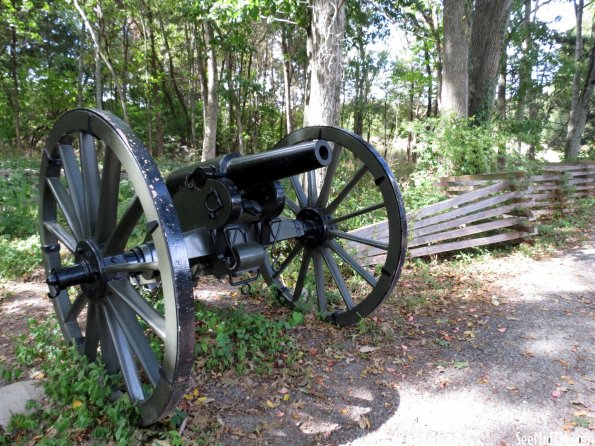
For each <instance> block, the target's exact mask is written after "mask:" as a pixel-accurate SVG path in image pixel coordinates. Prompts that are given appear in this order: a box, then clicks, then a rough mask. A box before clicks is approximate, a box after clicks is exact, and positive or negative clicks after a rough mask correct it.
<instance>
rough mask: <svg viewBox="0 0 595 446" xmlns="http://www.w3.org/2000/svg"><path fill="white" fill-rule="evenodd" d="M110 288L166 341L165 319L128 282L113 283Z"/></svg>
mask: <svg viewBox="0 0 595 446" xmlns="http://www.w3.org/2000/svg"><path fill="white" fill-rule="evenodd" d="M108 287H109V288H110V289H111V290H112V291H113V292H114V293H115V294H116V295H117V296H118V297H120V298H121V299H122V301H124V302H125V303H126V304H127V305H128V306H129V307H130V308H132V310H134V312H135V313H136V314H138V315H139V316H140V317H141V318H142V319H143V320H144V321H145V322H146V323H147V324H148V325H149V327H151V328H152V329H153V331H154V332H155V334H156V335H157V336H159V337H160V338H161V339H162V340H165V318H164V317H163V316H161V315H160V314H159V312H157V310H155V309H154V308H153V307H152V306H151V305H149V303H148V302H147V301H146V300H145V299H143V297H142V296H141V295H140V294H139V293H138V291H137V290H136V289H135V288H134V287H133V286H132V284H131V283H130V282H129V281H128V280H119V281H117V282H111V283H110V284H109V285H108Z"/></svg>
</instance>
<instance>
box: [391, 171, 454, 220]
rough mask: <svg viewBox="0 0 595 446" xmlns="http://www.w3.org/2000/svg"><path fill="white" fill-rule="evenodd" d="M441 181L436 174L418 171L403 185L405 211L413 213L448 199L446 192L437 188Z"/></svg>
mask: <svg viewBox="0 0 595 446" xmlns="http://www.w3.org/2000/svg"><path fill="white" fill-rule="evenodd" d="M439 179H440V176H439V175H436V173H435V172H432V171H428V170H421V169H420V170H417V171H415V172H413V173H412V174H411V175H410V176H409V178H408V179H407V181H406V182H405V183H403V185H402V187H403V201H404V202H405V211H406V212H411V211H415V210H417V209H421V208H423V207H425V206H429V205H430V204H434V203H437V202H439V201H442V200H444V199H446V198H447V196H446V194H445V193H444V191H443V190H442V189H440V188H438V187H436V186H435V183H436V182H438V181H439Z"/></svg>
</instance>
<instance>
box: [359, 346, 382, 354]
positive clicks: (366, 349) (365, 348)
mask: <svg viewBox="0 0 595 446" xmlns="http://www.w3.org/2000/svg"><path fill="white" fill-rule="evenodd" d="M377 350H380V347H372V346H371V345H364V346H362V347H360V348H359V351H360V353H371V352H375V351H377Z"/></svg>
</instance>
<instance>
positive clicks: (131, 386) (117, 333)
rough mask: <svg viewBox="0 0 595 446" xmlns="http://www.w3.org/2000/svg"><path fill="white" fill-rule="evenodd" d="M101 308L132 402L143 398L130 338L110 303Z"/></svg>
mask: <svg viewBox="0 0 595 446" xmlns="http://www.w3.org/2000/svg"><path fill="white" fill-rule="evenodd" d="M101 308H102V310H103V317H104V318H105V321H106V325H107V329H108V332H109V337H110V339H111V340H112V342H113V344H114V348H115V351H116V356H117V358H118V362H119V364H120V370H121V371H122V375H123V376H124V382H125V383H126V389H127V390H128V394H129V396H130V399H131V400H132V402H136V401H140V400H143V399H144V394H143V388H142V385H141V382H140V378H139V376H138V370H137V369H136V364H135V362H134V356H133V355H132V351H130V344H129V342H128V339H126V335H125V334H124V330H123V329H122V326H121V325H120V323H119V322H118V318H117V316H116V315H115V314H114V312H113V310H112V308H111V307H110V306H109V304H107V305H102V306H101Z"/></svg>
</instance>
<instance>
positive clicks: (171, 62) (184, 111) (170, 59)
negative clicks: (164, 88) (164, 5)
mask: <svg viewBox="0 0 595 446" xmlns="http://www.w3.org/2000/svg"><path fill="white" fill-rule="evenodd" d="M159 28H160V29H161V34H162V35H163V43H164V46H165V53H166V54H167V60H168V65H169V70H168V72H169V80H170V82H171V84H172V86H173V87H174V93H175V94H176V97H177V98H178V101H179V102H180V107H182V114H183V115H184V121H185V123H186V140H188V139H190V138H191V134H192V132H191V130H190V126H191V121H190V115H189V114H188V107H187V106H186V101H185V100H184V96H183V95H182V92H181V91H180V88H179V87H178V82H177V81H176V77H175V71H174V60H173V57H172V54H171V49H170V46H169V39H168V38H167V33H166V32H165V27H164V26H163V17H162V16H161V14H159Z"/></svg>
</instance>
